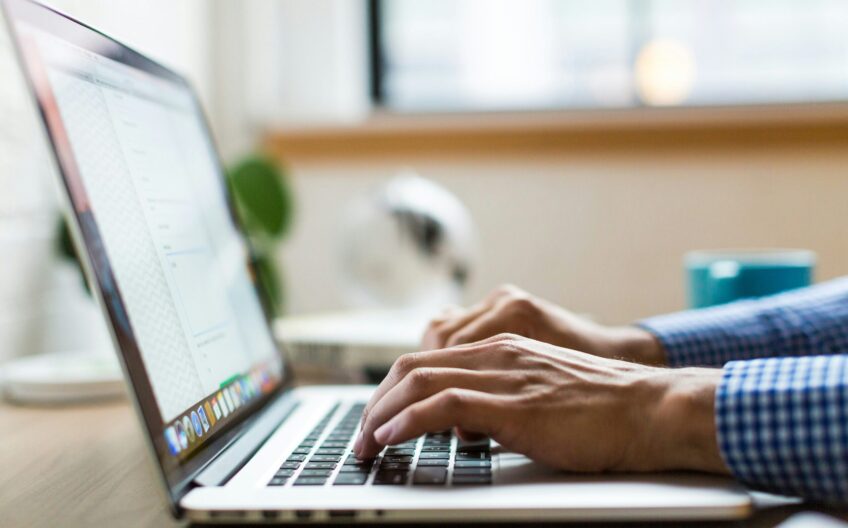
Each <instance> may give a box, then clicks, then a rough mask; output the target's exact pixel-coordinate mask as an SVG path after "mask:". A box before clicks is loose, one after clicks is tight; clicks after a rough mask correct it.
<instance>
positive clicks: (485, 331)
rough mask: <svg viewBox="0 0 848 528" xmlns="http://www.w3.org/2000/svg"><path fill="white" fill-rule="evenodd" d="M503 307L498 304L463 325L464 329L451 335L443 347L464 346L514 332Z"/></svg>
mask: <svg viewBox="0 0 848 528" xmlns="http://www.w3.org/2000/svg"><path fill="white" fill-rule="evenodd" d="M503 306H504V305H503V304H502V303H498V304H497V305H495V307H493V308H492V309H491V310H489V311H488V312H486V313H485V314H483V315H481V316H480V317H478V318H477V319H475V320H473V321H471V322H470V323H468V324H467V325H465V327H464V328H461V329H459V330H457V331H456V332H454V333H453V334H451V336H450V337H449V338H448V340H447V342H446V343H445V346H447V347H452V346H457V345H464V344H467V343H473V342H475V341H481V340H483V339H486V338H488V337H492V336H493V335H497V334H501V333H504V332H515V328H513V325H512V321H510V318H509V317H506V314H505V313H504V310H503Z"/></svg>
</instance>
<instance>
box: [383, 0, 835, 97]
mask: <svg viewBox="0 0 848 528" xmlns="http://www.w3.org/2000/svg"><path fill="white" fill-rule="evenodd" d="M371 5H372V10H373V11H372V21H373V22H374V23H373V24H372V26H373V27H372V32H373V34H372V46H373V49H372V54H373V57H374V59H375V60H374V64H375V67H374V68H373V76H374V78H373V81H374V95H375V98H376V99H377V102H378V104H381V105H383V106H384V107H387V108H389V109H392V110H396V111H411V112H423V111H487V110H532V109H549V108H626V107H634V106H711V105H750V104H771V103H807V102H824V101H842V100H846V99H848V38H846V35H848V2H845V1H844V0H806V1H804V2H799V1H797V0H373V1H372V4H371Z"/></svg>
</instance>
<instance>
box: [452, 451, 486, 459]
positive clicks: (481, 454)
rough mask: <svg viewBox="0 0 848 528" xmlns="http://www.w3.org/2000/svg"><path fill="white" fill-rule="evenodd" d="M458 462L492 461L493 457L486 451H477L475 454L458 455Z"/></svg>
mask: <svg viewBox="0 0 848 528" xmlns="http://www.w3.org/2000/svg"><path fill="white" fill-rule="evenodd" d="M455 458H456V459H457V460H491V458H492V455H490V454H489V453H487V452H484V451H477V452H475V453H457V454H456V457H455Z"/></svg>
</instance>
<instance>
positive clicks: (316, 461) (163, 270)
mask: <svg viewBox="0 0 848 528" xmlns="http://www.w3.org/2000/svg"><path fill="white" fill-rule="evenodd" d="M0 2H2V5H3V9H4V13H5V15H6V18H7V21H8V25H9V29H10V31H11V34H12V35H13V37H14V38H13V40H14V41H15V43H16V46H17V49H18V52H19V57H20V60H21V64H22V67H23V70H24V72H25V74H26V77H27V79H28V81H29V83H30V87H31V89H32V93H33V95H34V100H35V102H36V104H37V108H38V110H39V111H40V113H41V117H42V119H43V122H44V124H45V130H46V132H47V138H48V139H49V141H50V143H51V145H52V150H53V152H54V154H55V160H56V163H57V168H58V173H59V174H60V175H61V178H60V179H59V181H60V182H61V184H62V188H63V192H62V195H63V196H64V197H66V198H67V205H68V206H69V207H68V211H69V214H68V218H69V220H70V221H71V223H72V228H73V229H72V230H73V233H74V236H75V239H76V242H77V244H78V248H79V249H80V252H81V253H82V254H83V257H84V260H85V263H84V265H85V267H86V272H87V274H88V278H89V280H90V282H91V284H92V285H93V290H94V294H95V296H96V297H97V298H98V301H99V302H100V304H101V305H102V308H103V312H104V314H105V316H106V317H107V319H108V322H109V326H110V328H111V330H112V334H113V337H114V343H115V347H116V349H117V351H118V353H119V356H120V358H121V360H122V364H123V367H124V371H125V375H126V379H127V381H128V383H129V386H130V388H131V390H130V393H131V395H132V397H133V400H134V402H135V404H136V405H135V406H136V409H137V411H138V414H139V417H140V419H141V422H142V424H143V427H144V430H145V432H146V435H147V439H148V443H149V446H150V450H151V453H152V454H153V458H154V460H155V462H156V465H157V467H158V469H159V474H160V475H161V477H162V487H163V489H164V490H165V492H166V494H167V497H168V500H169V501H170V505H171V508H172V510H173V512H174V514H175V515H177V516H184V517H187V518H189V519H191V520H195V521H204V522H234V521H237V522H245V521H257V522H261V521H326V520H334V519H338V520H346V521H366V522H373V521H398V520H399V521H448V522H450V521H462V520H476V521H485V520H491V521H505V520H622V519H627V520H659V519H662V520H675V519H733V518H742V517H745V516H746V515H748V513H749V511H750V508H751V502H750V499H749V496H748V495H747V494H746V493H745V491H744V490H742V489H741V488H739V487H738V486H737V485H735V484H734V483H733V482H732V481H729V480H726V479H722V478H715V477H709V476H703V475H695V474H663V475H622V476H609V475H605V476H579V475H569V474H563V473H560V472H557V471H554V470H552V469H549V468H546V467H543V466H541V465H537V464H535V463H534V462H532V461H531V460H529V459H527V458H525V457H523V456H521V455H518V454H513V453H508V452H504V451H503V450H501V449H500V448H499V446H497V445H492V444H490V442H488V441H484V442H477V443H464V442H461V441H459V440H458V439H457V438H456V437H455V436H454V435H453V434H452V432H451V431H433V432H432V433H430V434H427V435H425V436H423V437H421V438H418V439H416V440H413V441H410V442H406V443H404V444H402V445H397V446H390V447H388V448H387V449H385V450H384V452H383V453H381V454H380V455H379V456H378V457H376V458H375V459H374V460H357V459H356V458H355V457H352V456H351V454H350V449H351V444H352V440H353V437H354V435H355V433H356V432H357V431H358V428H359V420H360V413H361V412H362V409H363V406H364V403H365V402H366V401H367V399H368V397H369V395H370V393H371V390H372V388H371V387H367V386H318V387H308V388H294V386H293V384H292V379H291V375H290V372H289V369H288V368H287V364H286V361H285V360H284V359H283V357H282V355H281V354H280V353H279V351H278V350H277V348H276V346H275V342H274V340H273V338H272V334H271V330H270V326H269V324H268V321H267V319H266V315H265V313H264V311H263V307H262V306H261V303H260V299H259V297H258V296H257V293H256V290H255V285H254V280H253V272H252V269H251V267H250V264H249V248H248V246H247V243H246V240H245V237H244V234H243V232H242V230H241V228H240V227H239V225H238V222H237V221H236V219H235V216H234V214H233V208H232V203H231V199H230V196H229V195H228V193H227V188H226V185H225V183H224V180H223V179H222V168H221V164H220V162H219V160H218V157H217V154H216V151H215V147H214V145H213V142H212V138H211V135H210V133H209V129H208V126H207V123H206V121H205V119H204V116H203V113H202V110H201V108H200V105H199V104H198V100H197V98H196V97H195V94H194V92H193V91H192V89H191V88H190V87H189V85H188V84H187V83H186V81H185V79H184V78H183V77H181V76H180V75H178V74H176V73H174V72H172V71H170V70H169V69H167V68H165V67H163V66H161V65H160V64H157V63H156V62H154V61H152V60H150V59H148V58H147V57H145V56H143V55H141V54H139V53H137V52H136V51H134V50H132V49H130V48H128V47H126V46H124V45H122V44H121V43H119V42H117V41H115V40H114V39H112V38H109V37H107V36H105V35H103V34H102V33H100V32H98V31H96V30H94V29H92V28H90V27H88V26H86V25H84V24H82V23H80V22H77V21H75V20H73V19H71V18H69V17H67V16H64V15H62V14H60V13H57V12H55V11H53V10H51V9H48V8H46V7H44V6H41V5H39V4H35V3H32V2H30V1H28V0H0ZM150 31H157V28H150ZM2 126H8V123H3V124H2ZM22 177H24V176H22Z"/></svg>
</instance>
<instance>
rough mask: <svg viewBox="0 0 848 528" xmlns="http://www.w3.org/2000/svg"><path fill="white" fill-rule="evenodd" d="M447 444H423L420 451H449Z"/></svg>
mask: <svg viewBox="0 0 848 528" xmlns="http://www.w3.org/2000/svg"><path fill="white" fill-rule="evenodd" d="M450 450H451V448H450V446H449V445H425V446H424V447H422V448H421V452H422V453H450Z"/></svg>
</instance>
